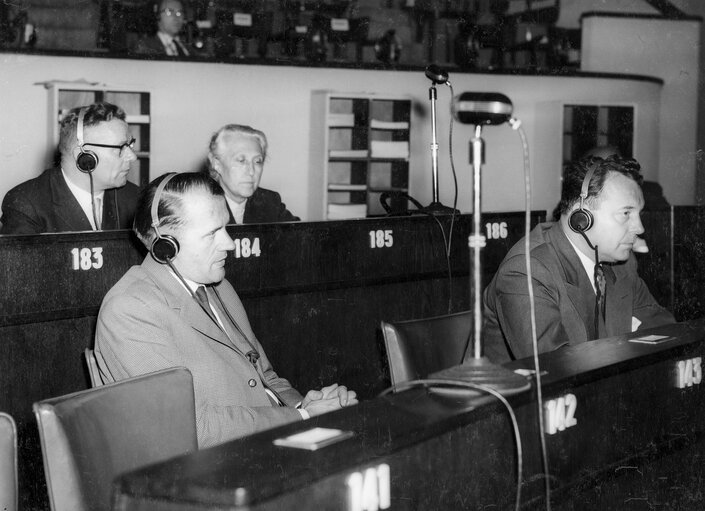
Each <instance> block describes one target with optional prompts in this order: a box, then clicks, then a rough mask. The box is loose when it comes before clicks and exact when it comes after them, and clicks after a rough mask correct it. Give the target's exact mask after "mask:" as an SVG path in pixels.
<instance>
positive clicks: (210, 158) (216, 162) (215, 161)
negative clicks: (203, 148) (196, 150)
mask: <svg viewBox="0 0 705 511" xmlns="http://www.w3.org/2000/svg"><path fill="white" fill-rule="evenodd" d="M208 163H209V164H210V166H211V168H212V169H213V170H215V171H216V172H217V173H218V174H220V173H221V168H220V161H219V160H218V158H216V157H215V155H213V153H208Z"/></svg>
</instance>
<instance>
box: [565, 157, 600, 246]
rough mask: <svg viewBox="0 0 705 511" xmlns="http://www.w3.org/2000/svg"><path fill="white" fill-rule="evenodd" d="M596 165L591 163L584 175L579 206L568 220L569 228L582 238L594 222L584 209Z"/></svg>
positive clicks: (590, 214)
mask: <svg viewBox="0 0 705 511" xmlns="http://www.w3.org/2000/svg"><path fill="white" fill-rule="evenodd" d="M597 165H598V164H597V163H596V162H592V163H591V164H590V168H589V169H588V170H587V172H586V173H585V177H584V178H583V186H582V187H581V189H580V206H579V207H578V209H576V210H574V211H573V212H572V213H571V214H570V217H569V218H568V225H569V226H570V228H571V229H572V230H573V231H575V232H579V233H581V234H582V235H583V236H585V231H587V230H589V229H590V228H591V227H592V224H593V222H594V221H595V218H594V217H593V216H592V213H591V212H590V211H589V210H587V209H585V201H586V200H587V198H588V191H589V189H590V181H592V176H593V175H594V174H595V170H597ZM586 239H587V238H586ZM588 243H589V240H588Z"/></svg>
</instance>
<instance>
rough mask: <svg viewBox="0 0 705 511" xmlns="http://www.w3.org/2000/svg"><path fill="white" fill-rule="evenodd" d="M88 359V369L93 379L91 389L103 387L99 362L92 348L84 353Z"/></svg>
mask: <svg viewBox="0 0 705 511" xmlns="http://www.w3.org/2000/svg"><path fill="white" fill-rule="evenodd" d="M83 356H84V358H85V359H86V367H88V376H90V377H91V387H92V388H95V387H100V386H101V385H103V379H102V378H101V377H100V369H98V361H97V360H96V359H95V353H93V350H92V349H90V348H86V349H85V351H84V352H83Z"/></svg>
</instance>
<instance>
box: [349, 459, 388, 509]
mask: <svg viewBox="0 0 705 511" xmlns="http://www.w3.org/2000/svg"><path fill="white" fill-rule="evenodd" d="M346 484H347V487H348V511H378V510H379V509H389V507H390V506H391V488H390V475H389V465H387V464H386V463H381V464H380V465H377V466H376V467H370V468H368V469H366V470H365V471H363V472H353V473H352V474H350V475H349V476H348V479H347V481H346Z"/></svg>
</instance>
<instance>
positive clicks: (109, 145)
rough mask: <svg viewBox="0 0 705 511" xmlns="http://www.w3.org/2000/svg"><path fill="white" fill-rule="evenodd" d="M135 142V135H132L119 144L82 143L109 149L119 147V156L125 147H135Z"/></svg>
mask: <svg viewBox="0 0 705 511" xmlns="http://www.w3.org/2000/svg"><path fill="white" fill-rule="evenodd" d="M135 142H136V140H135V137H132V138H131V139H130V140H128V141H127V142H125V143H124V144H120V145H111V144H92V143H90V142H85V143H84V144H83V145H92V146H95V147H109V148H110V149H120V156H122V153H123V151H124V150H125V148H126V147H129V148H130V149H133V148H134V147H135Z"/></svg>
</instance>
